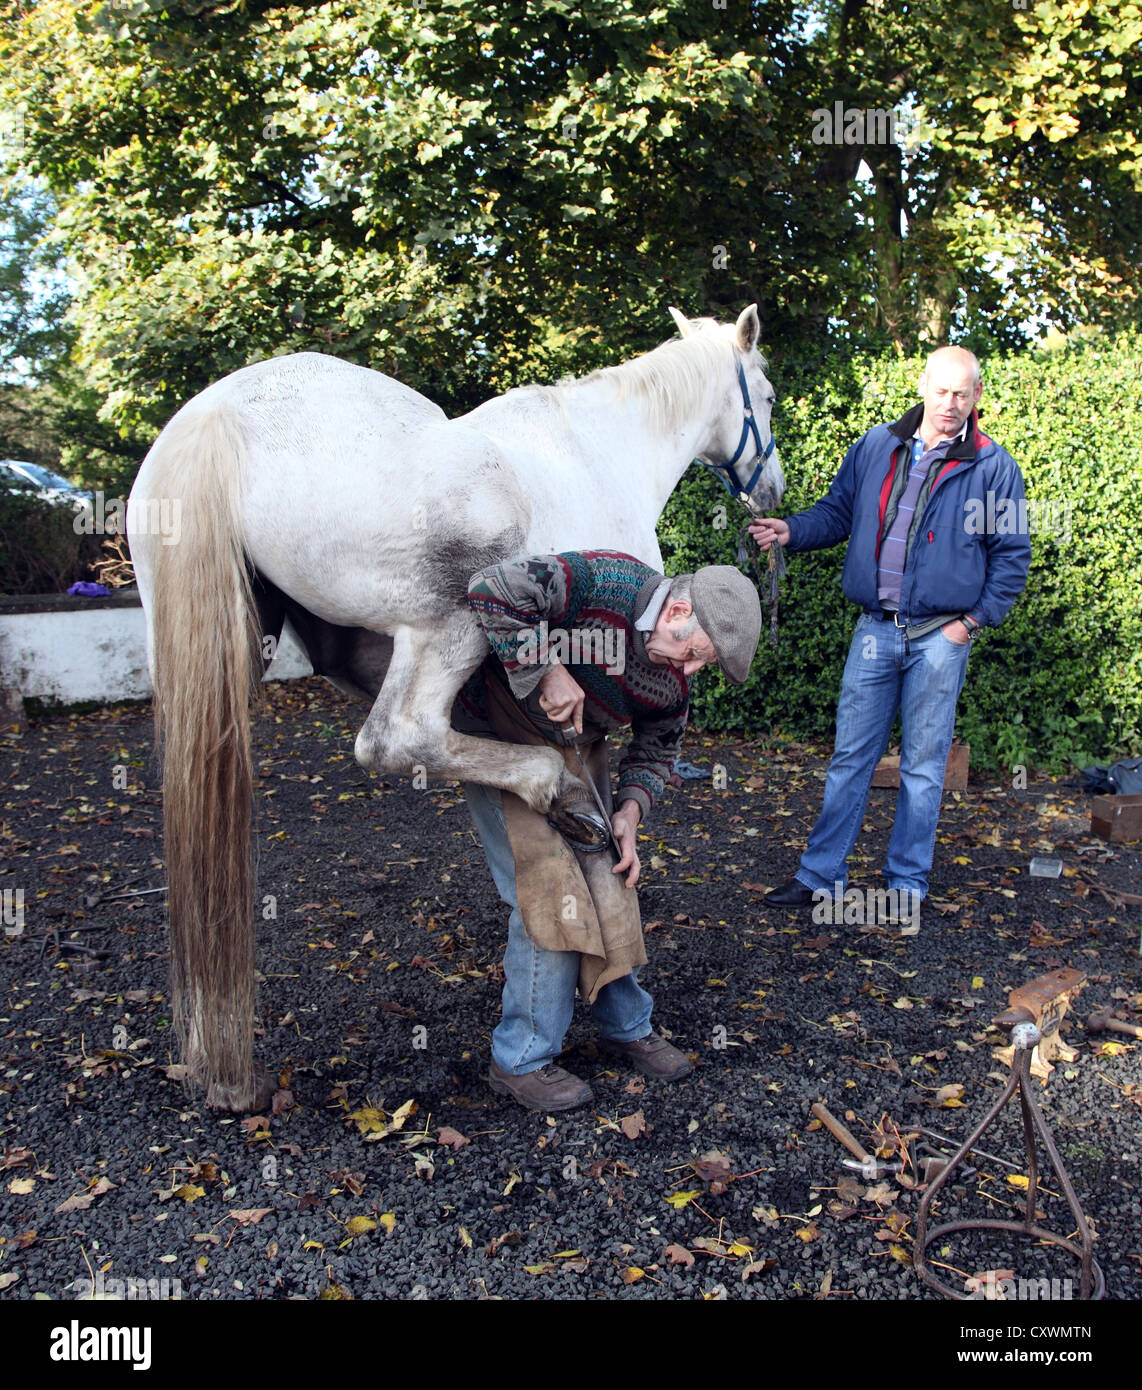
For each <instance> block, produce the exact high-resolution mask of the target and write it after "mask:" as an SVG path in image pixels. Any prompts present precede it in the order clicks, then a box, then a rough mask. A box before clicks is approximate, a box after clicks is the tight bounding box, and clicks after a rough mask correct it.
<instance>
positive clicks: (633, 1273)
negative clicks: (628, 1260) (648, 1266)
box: [623, 1265, 646, 1284]
mask: <svg viewBox="0 0 1142 1390" xmlns="http://www.w3.org/2000/svg"><path fill="white" fill-rule="evenodd" d="M645 1275H646V1270H645V1269H639V1267H638V1265H627V1267H626V1269H624V1270H623V1283H624V1284H637V1283H638V1281H639V1280H640V1279H642V1278H644V1277H645Z"/></svg>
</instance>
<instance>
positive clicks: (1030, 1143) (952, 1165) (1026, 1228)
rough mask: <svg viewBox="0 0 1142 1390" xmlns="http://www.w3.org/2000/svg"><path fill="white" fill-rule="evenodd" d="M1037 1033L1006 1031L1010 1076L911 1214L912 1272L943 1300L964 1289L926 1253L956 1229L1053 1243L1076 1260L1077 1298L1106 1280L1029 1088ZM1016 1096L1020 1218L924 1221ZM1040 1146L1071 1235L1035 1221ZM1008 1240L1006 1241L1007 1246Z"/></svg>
mask: <svg viewBox="0 0 1142 1390" xmlns="http://www.w3.org/2000/svg"><path fill="white" fill-rule="evenodd" d="M1041 1037H1042V1034H1041V1033H1040V1032H1039V1029H1038V1027H1037V1026H1036V1025H1035V1024H1034V1023H1031V1022H1021V1023H1016V1024H1015V1025H1014V1027H1012V1029H1011V1047H1012V1053H1013V1058H1014V1060H1013V1062H1012V1067H1011V1079H1010V1080H1009V1081H1008V1083H1007V1086H1006V1089H1005V1090H1004V1092H1003V1094H1002V1095H1001V1096H1000V1097H999V1099H998V1100H997V1101H996V1102H995V1104H994V1105H993V1106H992V1107H991V1109H990V1110H989V1111H988V1112H987V1114H986V1115H985V1116H984V1117H983V1119H982V1120H981V1121H980V1123H979V1124H978V1125H977V1126H976V1127H975V1129H974V1130H972V1132H971V1134H969V1135H968V1137H967V1138H966V1139H965V1140H964V1141H963V1143H962V1144H961V1145H960V1147H959V1148H958V1149H957V1150H956V1152H955V1154H953V1156H952V1158H951V1160H950V1161H949V1163H948V1164H947V1166H946V1167H945V1168H944V1170H943V1171H942V1172H941V1173H939V1174H937V1176H936V1177H935V1178H934V1179H933V1180H932V1182H931V1183H930V1184H929V1185H928V1189H927V1191H926V1192H925V1193H924V1196H923V1198H922V1199H921V1201H920V1209H919V1211H918V1213H917V1217H916V1238H915V1246H914V1253H913V1256H912V1264H913V1268H914V1269H915V1271H916V1273H917V1274H918V1275H919V1276H920V1278H921V1279H922V1280H923V1281H924V1283H925V1284H927V1285H928V1287H929V1288H932V1289H935V1290H936V1291H937V1292H938V1293H942V1294H943V1295H944V1297H945V1298H951V1299H955V1300H957V1301H960V1300H962V1299H965V1298H967V1297H968V1294H967V1293H964V1292H960V1291H958V1290H956V1289H953V1288H952V1287H951V1286H950V1285H948V1284H946V1283H943V1282H942V1281H941V1280H940V1279H939V1278H937V1276H936V1274H935V1273H934V1271H933V1269H932V1268H931V1266H930V1264H929V1263H928V1257H927V1251H928V1247H929V1246H930V1245H936V1246H938V1247H939V1248H941V1250H942V1249H943V1246H944V1244H945V1243H946V1242H947V1238H948V1236H950V1235H952V1234H954V1233H955V1232H958V1231H1003V1232H1005V1233H1010V1232H1013V1233H1015V1234H1016V1235H1021V1236H1024V1237H1025V1238H1027V1239H1028V1240H1029V1241H1034V1242H1036V1243H1038V1244H1042V1243H1046V1244H1048V1245H1051V1246H1058V1247H1060V1248H1061V1249H1063V1250H1065V1251H1067V1252H1068V1253H1069V1254H1070V1255H1072V1256H1074V1257H1076V1258H1077V1259H1078V1260H1079V1261H1080V1283H1079V1288H1080V1292H1079V1297H1080V1298H1084V1299H1087V1298H1091V1299H1100V1298H1101V1297H1102V1296H1103V1294H1104V1293H1105V1292H1106V1281H1105V1279H1104V1278H1103V1274H1102V1270H1101V1269H1100V1268H1099V1265H1098V1262H1097V1261H1096V1260H1095V1258H1094V1234H1093V1232H1092V1231H1091V1228H1090V1225H1089V1223H1088V1222H1087V1219H1086V1217H1085V1216H1084V1215H1083V1210H1082V1207H1080V1206H1079V1199H1078V1197H1077V1196H1076V1195H1075V1190H1074V1188H1073V1187H1072V1186H1071V1181H1070V1178H1068V1176H1067V1172H1066V1169H1065V1168H1064V1167H1063V1161H1062V1159H1061V1158H1060V1157H1059V1152H1058V1150H1057V1149H1056V1148H1055V1143H1054V1140H1053V1139H1052V1138H1051V1133H1050V1130H1048V1128H1047V1124H1046V1121H1045V1120H1044V1119H1043V1114H1042V1111H1040V1109H1039V1107H1038V1106H1037V1105H1036V1104H1035V1097H1034V1095H1033V1094H1032V1088H1031V1057H1032V1054H1033V1052H1034V1051H1035V1048H1036V1046H1037V1045H1038V1043H1039V1041H1040V1039H1041ZM1016 1095H1018V1100H1019V1108H1020V1111H1021V1112H1022V1117H1023V1141H1024V1145H1025V1148H1026V1153H1027V1164H1026V1172H1027V1197H1026V1205H1025V1207H1024V1209H1023V1220H1022V1221H1006V1220H1003V1221H1001V1220H998V1219H996V1218H991V1217H988V1218H980V1219H978V1220H973V1221H949V1222H945V1223H944V1224H942V1225H940V1226H937V1227H935V1228H934V1229H933V1228H931V1227H930V1226H929V1224H928V1223H929V1220H930V1218H931V1215H932V1212H933V1210H934V1205H935V1202H936V1199H937V1197H938V1196H939V1194H940V1193H941V1191H943V1190H945V1189H946V1188H947V1186H948V1183H949V1180H950V1179H951V1177H952V1174H953V1173H955V1172H956V1171H957V1170H961V1171H962V1165H963V1161H964V1159H965V1158H966V1157H967V1155H968V1154H969V1153H971V1152H972V1151H973V1149H974V1150H975V1152H976V1153H979V1150H978V1149H975V1142H976V1140H977V1139H980V1138H982V1137H983V1135H984V1133H985V1132H986V1131H987V1130H988V1129H989V1128H990V1126H991V1125H992V1123H993V1122H994V1121H995V1120H996V1118H997V1117H998V1115H999V1113H1000V1111H1001V1110H1002V1109H1003V1108H1004V1107H1005V1106H1006V1105H1007V1104H1008V1102H1009V1101H1011V1100H1013V1099H1015V1097H1016ZM1039 1144H1041V1145H1042V1147H1043V1149H1044V1150H1045V1151H1046V1154H1047V1159H1048V1162H1049V1163H1050V1165H1051V1167H1052V1168H1053V1169H1054V1172H1055V1177H1056V1178H1057V1179H1058V1183H1059V1187H1060V1188H1061V1189H1062V1192H1063V1196H1064V1198H1065V1200H1066V1203H1067V1206H1068V1207H1069V1209H1070V1220H1071V1222H1072V1223H1073V1224H1072V1226H1071V1230H1072V1231H1073V1233H1074V1234H1075V1235H1076V1236H1077V1239H1071V1237H1070V1236H1061V1235H1057V1234H1055V1233H1054V1232H1053V1231H1049V1230H1047V1229H1046V1228H1045V1227H1043V1226H1040V1225H1039V1224H1038V1215H1039V1213H1038V1211H1037V1208H1036V1202H1037V1199H1038V1196H1039V1157H1038V1147H1037V1146H1038V1145H1039ZM1009 1243H1010V1242H1008V1244H1009ZM939 1267H940V1268H941V1269H946V1268H951V1266H950V1265H946V1264H943V1263H941V1264H940V1266H939Z"/></svg>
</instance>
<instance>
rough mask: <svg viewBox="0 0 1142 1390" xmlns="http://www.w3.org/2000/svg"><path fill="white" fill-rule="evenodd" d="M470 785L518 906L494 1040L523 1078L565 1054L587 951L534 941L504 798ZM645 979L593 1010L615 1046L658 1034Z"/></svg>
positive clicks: (475, 817)
mask: <svg viewBox="0 0 1142 1390" xmlns="http://www.w3.org/2000/svg"><path fill="white" fill-rule="evenodd" d="M463 786H464V796H465V798H466V799H467V802H468V810H469V811H470V812H471V815H472V821H473V824H474V825H475V827H476V832H477V834H478V835H479V836H480V841H481V843H482V844H483V846H484V854H485V855H486V856H487V860H488V868H489V869H491V871H492V878H493V879H494V880H495V883H496V888H497V889H498V890H499V894H500V897H501V898H502V899H503V901H504V902H505V904H506V905H507V906H508V907H510V908H511V916H510V917H509V918H508V944H507V950H506V951H505V952H504V994H503V1018H502V1019H501V1021H500V1023H499V1024H498V1025H497V1027H496V1029H495V1031H494V1032H493V1034H492V1060H493V1061H494V1062H495V1064H496V1065H497V1066H498V1067H502V1068H503V1070H504V1071H510V1072H513V1073H514V1074H515V1075H516V1076H523V1075H524V1074H525V1073H526V1072H529V1071H538V1070H539V1068H540V1067H542V1066H546V1065H547V1063H548V1062H551V1061H553V1060H554V1059H555V1058H556V1057H558V1056H559V1054H560V1053H561V1052H562V1051H563V1039H564V1036H565V1035H566V1033H567V1029H568V1028H569V1027H570V1026H571V1017H572V1014H573V1013H574V1010H575V987H576V985H577V984H578V980H579V952H578V951H545V950H543V949H542V948H541V947H539V946H536V945H535V943H534V942H533V941H532V939H531V938H530V937H529V936H528V934H527V930H526V928H525V927H524V925H523V917H522V916H521V914H520V910H519V905H518V903H517V902H516V891H515V859H514V858H513V856H512V847H511V841H510V840H509V839H508V832H507V827H506V826H505V825H504V812H503V805H502V803H501V801H500V794H499V792H498V791H497V790H496V789H495V788H494V787H483V786H480V785H478V784H477V783H475V782H465V783H464V784H463ZM637 976H638V971H637V970H632V971H631V973H630V974H629V975H623V976H622V977H621V978H620V979H617V980H612V981H611V983H610V984H609V985H604V986H603V988H602V989H601V990H600V991H599V993H598V995H597V996H596V998H595V1003H594V1004H593V1005H592V1007H591V1016H592V1018H593V1019H594V1020H595V1022H596V1023H597V1024H598V1026H599V1031H600V1032H601V1033H602V1034H603V1036H604V1037H606V1038H612V1039H613V1040H614V1041H615V1042H635V1041H636V1040H637V1039H638V1038H645V1037H646V1035H647V1034H648V1033H649V1032H650V1012H651V1009H652V1008H653V1007H654V1001H653V1000H652V999H651V997H650V995H649V994H647V992H646V990H644V989H643V988H642V986H641V985H640V984H639V983H638V979H637Z"/></svg>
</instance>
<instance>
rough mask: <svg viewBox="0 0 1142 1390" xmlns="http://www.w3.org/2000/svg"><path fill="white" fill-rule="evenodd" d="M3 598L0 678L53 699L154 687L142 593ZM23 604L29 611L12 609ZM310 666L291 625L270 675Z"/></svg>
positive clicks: (136, 695)
mask: <svg viewBox="0 0 1142 1390" xmlns="http://www.w3.org/2000/svg"><path fill="white" fill-rule="evenodd" d="M45 602H46V603H47V604H48V605H50V606H49V607H44V608H38V606H37V601H36V600H33V599H26V600H11V599H10V600H6V601H4V603H3V604H0V686H3V687H5V688H6V689H9V690H15V691H16V693H17V694H19V695H21V696H23V697H25V698H35V699H37V700H43V701H45V702H46V703H50V704H59V705H74V704H79V703H80V702H83V701H98V702H100V703H103V704H115V703H116V702H117V701H119V700H145V699H147V698H148V697H149V696H150V693H151V678H150V675H149V674H148V672H147V637H146V624H145V622H144V619H143V610H142V608H141V606H140V605H139V601H138V598H137V596H126V595H124V596H116V597H115V598H112V599H67V600H66V601H65V600H64V599H63V598H62V597H56V596H54V595H53V596H52V597H51V598H50V599H48V600H46V601H45ZM17 609H24V610H30V611H22V612H21V611H13V610H17ZM312 671H313V668H312V667H311V666H310V664H309V660H308V658H307V657H306V655H305V653H304V651H303V650H302V648H301V647H300V646H299V645H298V642H297V640H296V638H295V637H294V636H293V633H292V632H290V631H289V630H288V628H287V630H286V632H284V633H283V634H282V640H281V642H280V643H279V644H278V651H277V655H276V657H275V658H274V661H273V663H272V665H271V666H270V669H269V671H268V672H267V673H266V679H267V680H290V679H292V678H294V677H295V676H308V675H310V674H312Z"/></svg>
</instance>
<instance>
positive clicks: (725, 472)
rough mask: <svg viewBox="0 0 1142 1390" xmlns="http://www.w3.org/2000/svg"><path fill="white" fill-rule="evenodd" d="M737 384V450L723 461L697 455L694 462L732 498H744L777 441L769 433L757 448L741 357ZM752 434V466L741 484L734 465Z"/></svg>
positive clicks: (758, 435) (755, 423) (751, 405)
mask: <svg viewBox="0 0 1142 1390" xmlns="http://www.w3.org/2000/svg"><path fill="white" fill-rule="evenodd" d="M737 368H738V385H739V386H740V387H741V392H742V406H743V408H744V410H745V419H744V420H743V421H742V433H741V438H740V439H739V440H738V447H737V452H736V453H735V454H734V456H733V458H732V459H729V460H728V461H727V462H726V463H711V462H710V460H709V459H704V458H700V459H698V460H697V461H698V463H700V464H701V465H702V467H703V468H708V469H709V470H710V472H711V473H713V475H714V476H715V477H716V478H718V479H719V480H720V482H721V484H722V486H723V487H724V488H725V490H726V491H727V492H728V493H729V494H730V496H731V497H732V498H734V499H735V501H738V500H742V499H744V498H748V497H750V496H751V495H752V493H753V489H754V486H755V484H756V483H757V480H758V478H760V477H761V473H762V469H764V467H765V465H766V463H767V462H768V460H769V458H770V455H771V454H772V453H773V451H774V449H775V448H776V447H777V441H776V440H775V439H774V438H773V431H772V430H770V432H769V443H768V444H767V445H766V446H765V448H764V449H763V448H762V447H761V433H760V431H759V430H758V428H757V421H756V420H755V419H754V417H753V402H752V401H751V400H750V398H749V388H748V387H747V386H746V384H745V372H744V371H743V370H742V364H741V358H738V363H737ZM751 434H752V435H753V443H754V469H753V473H752V475H751V477H750V480H749V482H748V483H746V484H745V485H744V487H743V486H742V484H741V482H740V481H739V479H738V475H737V469H736V464H737V461H738V459H740V458H741V456H742V453H743V452H744V450H745V446H746V444H747V442H748V441H749V437H750V435H751Z"/></svg>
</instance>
